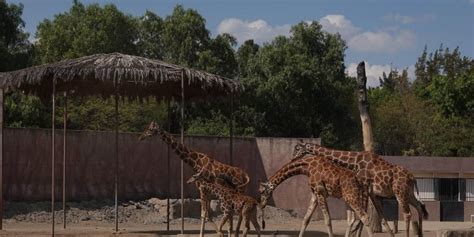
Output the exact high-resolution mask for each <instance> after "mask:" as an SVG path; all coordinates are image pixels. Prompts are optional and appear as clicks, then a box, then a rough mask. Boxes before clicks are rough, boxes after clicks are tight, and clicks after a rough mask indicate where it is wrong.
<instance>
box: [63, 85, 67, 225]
mask: <svg viewBox="0 0 474 237" xmlns="http://www.w3.org/2000/svg"><path fill="white" fill-rule="evenodd" d="M63 125H64V127H63V228H64V229H66V149H67V137H66V135H67V92H66V91H65V92H64V117H63Z"/></svg>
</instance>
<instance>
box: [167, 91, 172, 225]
mask: <svg viewBox="0 0 474 237" xmlns="http://www.w3.org/2000/svg"><path fill="white" fill-rule="evenodd" d="M166 111H167V113H168V114H167V115H168V118H167V120H168V131H171V112H170V100H169V99H168V101H167V110H166ZM170 151H171V149H170V145H169V144H168V145H167V149H166V231H170V193H171V192H170V191H171V190H170V181H171V180H170Z"/></svg>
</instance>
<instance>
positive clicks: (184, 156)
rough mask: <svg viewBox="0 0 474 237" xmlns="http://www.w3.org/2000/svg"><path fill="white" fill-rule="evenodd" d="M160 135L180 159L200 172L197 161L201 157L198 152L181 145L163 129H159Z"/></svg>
mask: <svg viewBox="0 0 474 237" xmlns="http://www.w3.org/2000/svg"><path fill="white" fill-rule="evenodd" d="M157 130H158V134H160V135H161V139H162V140H163V141H164V142H165V143H166V144H168V145H170V146H171V148H173V150H174V152H175V153H176V154H177V155H178V157H179V158H180V159H181V160H182V161H183V162H184V163H186V164H187V165H189V166H191V167H192V168H193V169H195V170H198V167H197V165H198V163H197V159H198V157H199V155H198V154H197V152H195V151H194V150H192V149H191V148H188V147H186V146H185V145H184V144H182V143H179V142H178V141H177V140H176V139H175V138H174V137H173V136H172V135H171V134H169V133H168V132H166V131H165V130H164V129H162V128H161V127H160V128H158V129H157Z"/></svg>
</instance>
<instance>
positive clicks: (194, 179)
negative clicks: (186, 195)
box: [186, 171, 209, 184]
mask: <svg viewBox="0 0 474 237" xmlns="http://www.w3.org/2000/svg"><path fill="white" fill-rule="evenodd" d="M202 181H205V182H209V180H207V178H206V177H205V175H203V172H202V171H199V172H197V173H195V174H193V176H191V178H189V179H188V180H187V181H186V183H188V184H190V183H195V182H202Z"/></svg>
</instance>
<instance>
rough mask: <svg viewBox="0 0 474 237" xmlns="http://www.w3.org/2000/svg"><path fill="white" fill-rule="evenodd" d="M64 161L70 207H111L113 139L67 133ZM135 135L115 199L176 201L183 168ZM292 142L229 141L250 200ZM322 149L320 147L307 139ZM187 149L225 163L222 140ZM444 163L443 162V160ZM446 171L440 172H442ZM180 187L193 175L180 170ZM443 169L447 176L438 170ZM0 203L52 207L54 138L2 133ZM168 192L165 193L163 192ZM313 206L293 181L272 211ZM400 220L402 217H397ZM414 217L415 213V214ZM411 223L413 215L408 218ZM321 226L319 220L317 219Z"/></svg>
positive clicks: (336, 212) (336, 207) (435, 209)
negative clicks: (97, 203) (96, 202)
mask: <svg viewBox="0 0 474 237" xmlns="http://www.w3.org/2000/svg"><path fill="white" fill-rule="evenodd" d="M67 136H68V152H67V161H66V171H67V178H66V184H67V188H66V194H67V198H68V200H85V199H113V197H114V192H113V191H114V189H113V187H114V185H113V184H114V169H115V166H114V164H115V158H114V138H115V136H114V133H111V132H88V131H68V135H67ZM137 137H138V134H133V133H120V134H119V154H120V155H119V174H120V175H119V198H120V200H124V201H125V200H130V199H142V198H149V197H159V198H165V197H166V196H168V187H169V196H170V197H172V198H178V197H179V196H180V194H179V190H180V160H179V158H178V157H177V156H175V155H174V153H173V152H170V157H169V166H170V170H169V172H168V170H167V166H168V156H167V154H168V153H167V152H168V151H167V146H166V145H165V144H164V143H163V142H162V141H161V139H160V138H158V137H154V138H151V139H148V140H145V141H143V142H139V141H138V140H137ZM62 138H63V137H62V131H61V130H59V131H57V134H56V145H55V152H56V162H55V169H56V173H55V176H56V198H57V199H58V200H60V197H61V187H62V183H61V182H62V146H63V144H62V141H63V139H62ZM297 141H298V139H296V138H245V137H236V138H234V140H233V147H234V156H233V164H234V165H236V166H239V167H241V168H242V169H243V170H245V171H246V172H248V173H249V175H250V176H251V183H250V185H249V187H248V190H247V191H248V193H249V194H251V195H252V196H254V197H257V196H258V193H257V188H258V180H263V181H264V180H267V179H268V178H269V177H270V176H271V175H273V174H274V173H275V172H276V171H277V170H278V169H279V168H280V167H281V166H283V165H284V164H285V163H287V162H288V161H289V159H290V157H291V152H292V149H293V147H294V145H295V144H296V143H297ZM305 141H309V142H315V143H319V142H320V140H319V139H305ZM185 144H187V145H188V146H189V147H191V148H193V149H195V150H197V151H200V152H203V153H206V154H208V155H210V156H211V157H212V158H214V159H217V160H219V161H222V162H225V163H230V154H229V139H228V138H224V137H210V136H189V137H186V138H185ZM387 159H388V160H389V161H390V162H392V163H396V164H401V165H404V166H406V167H407V168H409V169H411V170H417V171H424V172H431V171H430V169H435V168H436V169H438V168H439V169H442V170H443V171H445V172H447V171H454V170H456V169H458V170H462V172H466V173H467V172H470V171H471V170H473V169H474V168H473V167H474V159H472V158H471V159H469V158H453V159H450V162H441V161H443V160H440V159H441V158H439V157H435V158H431V157H421V158H420V157H387ZM444 159H446V158H444ZM447 163H448V164H449V165H441V166H439V164H447ZM184 167H185V169H184V170H185V179H187V178H188V177H190V176H191V170H190V169H189V168H188V167H187V166H186V165H185V166H184ZM443 167H445V168H443ZM3 178H4V195H5V198H6V199H7V200H10V201H19V200H27V201H35V200H49V199H50V197H51V194H50V190H51V131H50V130H43V129H6V130H5V131H4V160H3ZM168 184H169V185H168ZM184 189H185V196H186V197H193V198H196V197H198V195H197V192H196V188H195V187H194V186H193V185H188V184H185V187H184ZM309 200H310V190H309V185H308V182H307V178H306V177H304V176H298V177H295V178H292V179H289V180H287V181H286V182H284V183H283V184H282V185H281V186H279V187H278V188H277V189H276V190H275V192H274V195H273V200H272V202H273V204H274V205H276V206H278V207H281V208H284V209H288V210H294V211H295V212H296V213H297V214H298V215H300V216H303V215H304V213H305V212H306V210H307V206H308V204H309ZM425 203H426V206H427V209H428V212H429V213H430V220H439V219H440V217H439V212H440V211H439V209H440V208H439V206H440V205H439V202H425ZM345 206H346V205H345V203H344V202H343V201H341V200H335V199H330V200H329V209H330V210H331V216H332V217H333V218H335V219H342V218H344V217H345ZM399 213H400V217H401V218H403V217H402V216H401V211H399ZM413 213H416V212H413ZM464 213H465V218H466V220H468V219H469V218H470V214H474V202H466V205H465V212H464ZM413 216H414V218H416V214H413ZM315 217H316V218H317V219H321V218H322V215H321V212H320V211H319V210H318V211H317V212H316V214H315Z"/></svg>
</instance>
